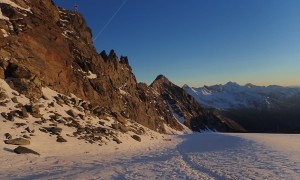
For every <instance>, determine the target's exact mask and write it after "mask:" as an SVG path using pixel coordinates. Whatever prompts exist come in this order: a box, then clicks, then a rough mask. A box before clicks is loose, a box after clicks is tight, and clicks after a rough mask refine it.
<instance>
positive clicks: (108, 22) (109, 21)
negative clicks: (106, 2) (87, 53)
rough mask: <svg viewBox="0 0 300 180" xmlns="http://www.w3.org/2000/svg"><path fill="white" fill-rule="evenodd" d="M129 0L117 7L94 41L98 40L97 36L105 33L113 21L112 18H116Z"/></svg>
mask: <svg viewBox="0 0 300 180" xmlns="http://www.w3.org/2000/svg"><path fill="white" fill-rule="evenodd" d="M126 2H127V0H125V1H124V2H123V3H122V4H121V6H120V7H119V8H118V9H117V11H116V12H115V13H114V14H113V15H112V17H111V18H110V19H109V20H108V21H107V23H106V24H105V25H104V26H103V28H102V29H101V30H100V31H99V32H98V33H97V35H96V36H95V37H94V39H93V40H94V42H95V41H96V40H97V38H98V37H99V36H100V35H101V34H102V33H103V31H104V30H105V29H106V28H107V26H108V25H109V24H110V23H111V22H112V20H113V19H114V18H115V16H116V15H117V14H118V13H119V11H120V10H121V9H122V8H123V6H124V5H125V4H126Z"/></svg>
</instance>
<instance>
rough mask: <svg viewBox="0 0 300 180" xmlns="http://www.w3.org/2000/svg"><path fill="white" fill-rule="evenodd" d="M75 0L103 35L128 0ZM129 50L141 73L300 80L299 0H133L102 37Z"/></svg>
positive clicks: (68, 3)
mask: <svg viewBox="0 0 300 180" xmlns="http://www.w3.org/2000/svg"><path fill="white" fill-rule="evenodd" d="M55 2H56V4H57V5H59V6H61V7H64V8H67V9H73V5H74V3H75V2H77V4H78V5H79V11H80V13H82V14H83V16H84V17H85V18H86V20H87V22H88V24H89V26H90V27H91V29H92V31H93V35H94V36H96V34H97V33H98V32H100V31H101V30H102V29H103V27H105V24H107V22H108V21H109V19H111V17H112V16H113V15H114V14H115V12H116V11H117V10H118V9H119V7H120V6H121V5H122V4H123V3H124V0H77V1H76V0H55ZM94 43H95V46H96V48H97V50H98V51H99V52H100V51H102V50H106V51H109V50H110V49H114V50H115V51H116V52H117V53H118V55H126V56H128V58H129V62H130V65H131V66H132V68H133V71H134V73H135V75H136V77H137V80H138V81H142V82H146V83H148V84H150V83H151V82H152V81H153V80H154V79H155V77H156V76H157V75H159V74H164V75H165V76H167V77H168V78H169V79H170V80H171V81H172V82H174V83H175V84H177V85H183V84H188V85H191V86H202V85H204V84H206V85H212V84H219V83H226V82H228V81H234V82H237V83H239V84H245V83H248V82H250V83H253V84H257V85H270V84H278V85H285V86H290V85H300V1H299V0H188V1H184V0H127V1H126V3H125V4H124V6H123V7H122V9H120V11H119V12H118V14H117V15H116V16H115V17H114V18H113V19H112V21H111V22H110V23H109V25H108V26H107V27H106V28H105V29H104V31H103V32H102V33H101V34H100V35H99V36H98V38H97V39H96V40H95V42H94Z"/></svg>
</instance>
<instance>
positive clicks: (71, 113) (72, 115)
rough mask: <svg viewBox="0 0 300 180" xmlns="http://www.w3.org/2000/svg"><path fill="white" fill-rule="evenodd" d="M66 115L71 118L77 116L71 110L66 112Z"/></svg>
mask: <svg viewBox="0 0 300 180" xmlns="http://www.w3.org/2000/svg"><path fill="white" fill-rule="evenodd" d="M66 113H67V114H68V115H70V116H71V117H73V118H76V117H77V116H78V114H77V113H76V112H74V111H73V110H72V109H70V110H68V111H67V112H66Z"/></svg>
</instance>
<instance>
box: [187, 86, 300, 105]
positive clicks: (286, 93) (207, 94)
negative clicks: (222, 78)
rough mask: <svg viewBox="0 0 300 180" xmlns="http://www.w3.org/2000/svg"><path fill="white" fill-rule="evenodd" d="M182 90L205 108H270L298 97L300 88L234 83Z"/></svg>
mask: <svg viewBox="0 0 300 180" xmlns="http://www.w3.org/2000/svg"><path fill="white" fill-rule="evenodd" d="M183 89H184V90H185V91H186V92H187V93H189V94H190V95H191V96H193V97H194V98H195V99H196V100H197V101H198V102H199V103H200V104H201V105H203V106H204V107H206V108H217V109H223V110H224V109H225V110H226V109H237V108H255V109H257V108H258V109H263V108H272V107H276V106H278V105H280V104H282V103H284V101H285V100H286V99H288V98H291V97H294V96H300V88H297V87H294V88H292V87H281V86H267V87H265V86H255V85H253V84H246V85H244V86H240V85H238V84H237V83H234V82H228V83H227V84H225V85H213V86H203V87H199V88H193V87H189V86H188V85H184V86H183Z"/></svg>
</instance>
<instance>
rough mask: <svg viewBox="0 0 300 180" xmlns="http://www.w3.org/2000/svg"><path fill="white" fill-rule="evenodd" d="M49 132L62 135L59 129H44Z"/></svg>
mask: <svg viewBox="0 0 300 180" xmlns="http://www.w3.org/2000/svg"><path fill="white" fill-rule="evenodd" d="M43 128H44V129H45V130H46V131H47V132H50V133H53V134H60V133H61V131H62V129H61V128H59V127H43Z"/></svg>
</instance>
